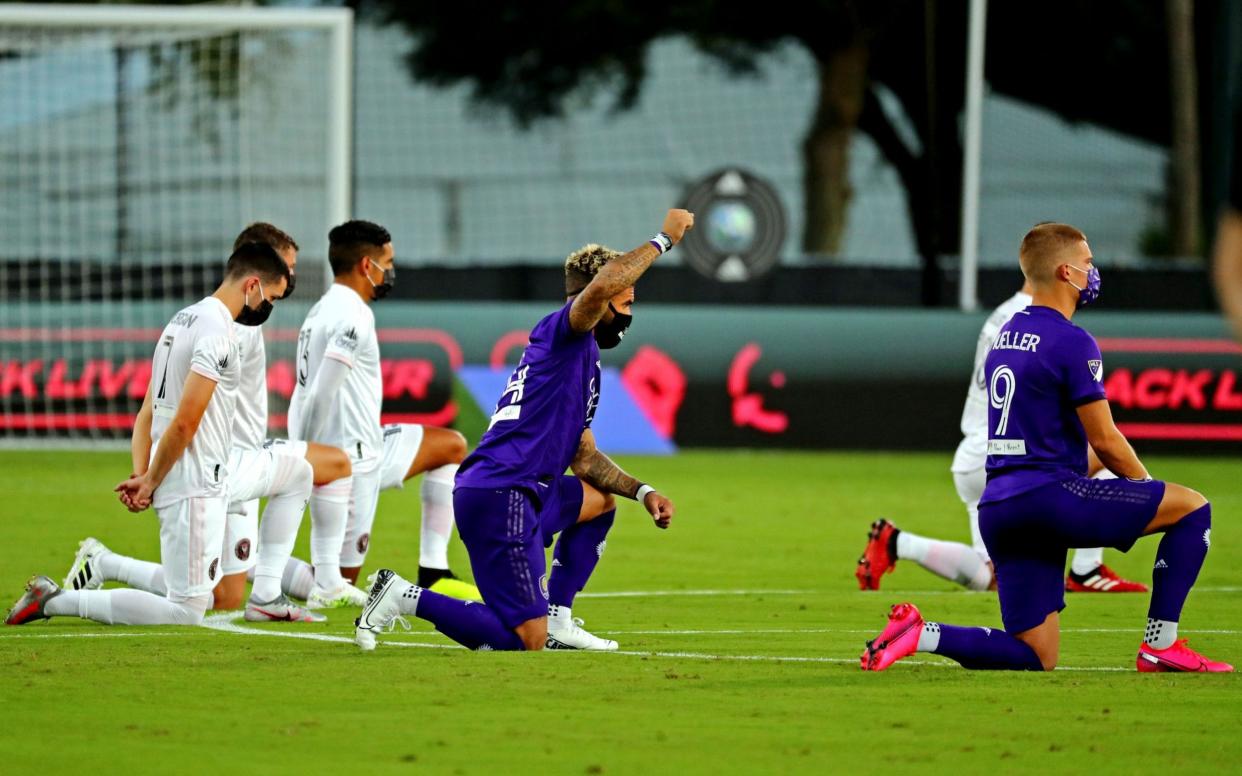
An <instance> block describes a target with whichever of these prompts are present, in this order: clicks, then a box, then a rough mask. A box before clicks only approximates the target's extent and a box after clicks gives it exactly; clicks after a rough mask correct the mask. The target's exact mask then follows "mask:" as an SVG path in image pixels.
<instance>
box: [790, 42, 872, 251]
mask: <svg viewBox="0 0 1242 776" xmlns="http://www.w3.org/2000/svg"><path fill="white" fill-rule="evenodd" d="M867 53H868V52H867V47H866V46H865V45H863V44H862V43H855V44H852V45H850V46H848V47H846V48H842V49H838V50H836V51H834V52H832V53H831V54H830V55H829V56H828V59H827V60H826V61H821V62H820V63H819V102H818V105H817V106H816V109H815V117H814V119H813V120H812V121H811V127H810V129H809V130H808V131H807V134H806V139H805V140H804V141H803V142H802V156H803V179H802V180H803V197H804V200H805V221H806V223H805V227H804V231H803V234H802V250H803V251H805V252H806V253H808V254H820V255H825V254H826V255H830V256H835V255H836V254H837V253H839V252H840V250H841V242H842V239H843V237H844V236H845V227H846V224H847V221H848V210H849V204H850V199H851V198H852V197H853V195H854V190H853V188H852V187H851V186H850V141H851V139H852V138H853V134H854V131H855V129H856V127H857V125H858V117H859V114H861V113H862V107H863V98H864V96H865V94H866V90H867Z"/></svg>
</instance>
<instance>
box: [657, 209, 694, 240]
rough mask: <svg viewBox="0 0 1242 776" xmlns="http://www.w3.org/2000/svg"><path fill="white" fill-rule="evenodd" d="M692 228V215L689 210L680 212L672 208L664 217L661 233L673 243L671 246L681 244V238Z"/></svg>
mask: <svg viewBox="0 0 1242 776" xmlns="http://www.w3.org/2000/svg"><path fill="white" fill-rule="evenodd" d="M693 228H694V213H691V212H690V211H689V210H681V209H679V208H673V209H672V210H670V211H668V215H667V216H665V217H664V227H663V228H662V229H660V231H661V232H664V233H665V234H667V235H668V236H669V237H670V238H671V239H672V241H673V245H676V244H677V243H679V242H681V238H682V237H683V236H684V235H685V234H686V231H687V230H689V229H693Z"/></svg>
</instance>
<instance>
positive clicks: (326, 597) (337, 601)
mask: <svg viewBox="0 0 1242 776" xmlns="http://www.w3.org/2000/svg"><path fill="white" fill-rule="evenodd" d="M366 602H367V594H366V593H364V592H363V591H361V590H359V589H358V588H356V587H354V586H353V585H351V584H349V582H345V581H342V582H341V585H340V587H338V588H336V589H334V590H325V589H323V588H322V587H320V586H319V585H318V584H315V585H314V586H312V587H311V591H310V595H308V596H307V597H306V608H307V609H343V608H345V607H347V606H363V605H364V604H366Z"/></svg>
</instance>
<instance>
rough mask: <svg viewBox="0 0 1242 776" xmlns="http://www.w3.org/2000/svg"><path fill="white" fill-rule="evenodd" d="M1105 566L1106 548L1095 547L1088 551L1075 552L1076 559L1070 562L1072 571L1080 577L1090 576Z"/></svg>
mask: <svg viewBox="0 0 1242 776" xmlns="http://www.w3.org/2000/svg"><path fill="white" fill-rule="evenodd" d="M1102 565H1104V548H1103V547H1094V548H1092V549H1087V550H1074V559H1073V560H1071V561H1070V571H1072V572H1074V573H1075V574H1077V575H1078V576H1082V575H1083V574H1090V573H1091V572H1092V571H1095V570H1096V569H1098V568H1099V567H1100V566H1102Z"/></svg>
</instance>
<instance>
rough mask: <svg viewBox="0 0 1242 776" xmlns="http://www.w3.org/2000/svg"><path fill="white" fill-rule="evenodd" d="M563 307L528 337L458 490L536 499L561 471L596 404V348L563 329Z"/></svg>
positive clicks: (589, 337) (463, 467)
mask: <svg viewBox="0 0 1242 776" xmlns="http://www.w3.org/2000/svg"><path fill="white" fill-rule="evenodd" d="M571 304H572V303H571V302H567V303H566V304H565V306H564V307H562V308H561V309H560V310H558V311H556V312H554V313H552V314H550V315H548V316H547V317H545V318H544V319H543V320H541V321H539V323H537V324H536V325H535V328H534V329H532V330H531V333H530V344H529V345H527V346H526V351H525V352H524V353H523V354H522V360H521V362H520V363H519V364H518V366H517V368H516V369H515V370H514V371H513V374H512V375H511V376H510V377H509V382H508V385H506V386H505V391H504V393H503V394H501V396H500V401H499V402H497V403H496V411H495V413H493V415H492V421H491V425H490V426H489V427H488V429H487V433H485V434H484V435H483V439H482V440H480V442H479V446H478V447H477V448H475V450H474V452H473V453H471V454H470V455H469V457H467V458H466V460H465V461H464V462H463V463H462V465H461V471H460V472H458V474H457V480H456V486H457V487H459V488H461V487H465V488H501V487H521V488H527V489H529V490H530V491H531V492H532V493H533V494H535V496H536V498H538V497H539V495H540V494H539V491H541V490H543V487H539V486H540V485H542V486H544V487H546V486H547V485H548V484H549V483H550V482H551V481H552V479H553V478H554V477H558V476H560V475H562V474H564V473H565V470H566V469H567V468H568V467H569V464H570V462H571V461H573V458H574V454H575V453H577V452H578V441H579V439H581V437H582V432H583V431H584V430H585V429H587V428H590V426H591V421H592V420H594V418H595V408H596V406H597V405H598V404H599V386H600V363H599V346H598V345H596V344H595V337H594V336H592V334H591V332H587V333H585V334H578V333H577V332H575V331H574V330H573V329H572V328H571V327H570V325H569V308H570V306H571Z"/></svg>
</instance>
